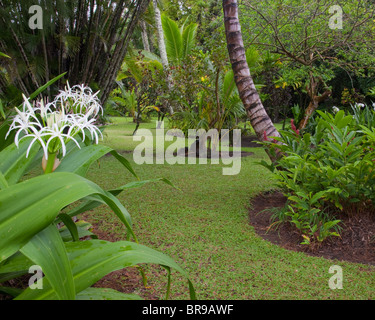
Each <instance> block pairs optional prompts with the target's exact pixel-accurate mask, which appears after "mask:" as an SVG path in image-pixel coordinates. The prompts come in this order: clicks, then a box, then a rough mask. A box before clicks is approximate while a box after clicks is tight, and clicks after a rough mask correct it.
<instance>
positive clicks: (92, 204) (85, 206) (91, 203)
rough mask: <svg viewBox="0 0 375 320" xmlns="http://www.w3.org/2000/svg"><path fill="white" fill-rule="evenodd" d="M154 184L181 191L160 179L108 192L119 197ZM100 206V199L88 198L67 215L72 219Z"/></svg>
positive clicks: (135, 182) (130, 184)
mask: <svg viewBox="0 0 375 320" xmlns="http://www.w3.org/2000/svg"><path fill="white" fill-rule="evenodd" d="M152 182H164V183H166V184H168V185H170V186H172V187H174V188H176V189H177V190H180V189H178V188H177V187H175V186H174V185H173V183H172V182H170V181H169V180H168V179H165V178H159V179H153V180H145V181H134V182H130V183H128V184H126V185H124V186H122V187H119V188H116V189H112V190H109V191H108V192H109V193H110V194H112V195H114V196H118V195H119V194H120V193H121V192H123V191H125V190H127V189H133V188H139V187H142V186H144V185H145V184H148V183H152ZM100 205H102V201H100V199H99V201H98V199H97V198H94V197H87V198H86V201H84V202H83V203H82V204H80V205H79V206H77V207H75V208H74V209H72V210H71V211H69V212H68V213H67V214H68V215H69V216H70V217H73V216H77V215H79V214H81V213H83V212H86V211H90V210H93V209H95V208H97V207H98V206H100Z"/></svg>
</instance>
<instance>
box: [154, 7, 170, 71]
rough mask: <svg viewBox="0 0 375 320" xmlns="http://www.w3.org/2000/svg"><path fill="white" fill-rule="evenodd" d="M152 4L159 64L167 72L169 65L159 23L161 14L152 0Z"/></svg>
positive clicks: (161, 27)
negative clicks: (160, 63)
mask: <svg viewBox="0 0 375 320" xmlns="http://www.w3.org/2000/svg"><path fill="white" fill-rule="evenodd" d="M152 3H153V5H154V11H155V24H156V32H157V38H158V47H159V51H160V58H161V62H162V65H163V67H164V69H165V70H167V69H168V67H169V63H168V56H167V49H166V48H165V41H164V32H163V26H162V23H161V13H160V10H159V7H158V2H157V0H152Z"/></svg>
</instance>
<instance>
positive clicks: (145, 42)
mask: <svg viewBox="0 0 375 320" xmlns="http://www.w3.org/2000/svg"><path fill="white" fill-rule="evenodd" d="M141 32H142V43H143V49H145V51H149V52H150V42H149V41H148V34H147V26H146V22H144V21H141Z"/></svg>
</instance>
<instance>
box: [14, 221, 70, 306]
mask: <svg viewBox="0 0 375 320" xmlns="http://www.w3.org/2000/svg"><path fill="white" fill-rule="evenodd" d="M20 251H21V253H23V254H24V255H25V256H26V257H28V258H29V259H30V260H32V261H33V262H34V263H35V265H38V266H40V267H41V269H42V271H43V273H44V275H45V278H44V279H46V278H47V279H48V282H49V283H50V284H51V287H52V288H53V290H54V291H55V293H56V296H57V297H58V298H59V300H74V299H75V288H74V281H73V274H72V270H71V267H70V262H69V259H68V255H67V253H66V250H65V245H64V242H63V241H62V239H61V237H60V234H59V231H58V230H57V228H56V226H55V225H50V226H49V227H47V228H45V229H44V230H42V231H41V232H39V233H38V234H37V235H35V236H34V237H33V238H32V239H31V240H30V241H29V242H28V243H27V244H26V245H25V246H24V247H23V248H21V250H20Z"/></svg>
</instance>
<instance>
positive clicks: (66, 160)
mask: <svg viewBox="0 0 375 320" xmlns="http://www.w3.org/2000/svg"><path fill="white" fill-rule="evenodd" d="M95 97H96V94H93V93H92V92H91V91H90V90H88V88H85V87H72V88H70V87H68V89H66V90H65V91H62V92H60V94H59V95H58V97H57V99H56V100H55V101H53V102H52V103H50V104H48V105H43V104H41V103H38V104H36V105H34V106H32V105H31V101H30V100H29V99H27V98H26V97H25V102H24V104H23V109H22V110H18V109H17V115H16V116H15V117H14V118H13V122H12V123H11V124H10V123H4V124H3V125H2V126H1V128H0V132H4V131H7V136H12V134H13V135H14V136H15V137H14V138H15V143H11V144H9V145H8V146H6V147H4V148H3V149H2V151H1V152H0V283H4V282H6V281H9V280H11V279H16V278H18V277H20V276H22V275H25V274H27V273H28V272H29V269H30V267H32V266H35V265H37V266H39V267H40V269H41V270H42V271H43V274H44V277H43V279H42V280H43V286H42V288H41V289H33V288H32V287H31V286H29V287H27V288H26V289H24V288H13V287H9V286H8V287H7V286H4V287H0V292H3V293H7V294H9V295H12V296H13V297H14V298H15V299H16V300H21V299H27V300H29V299H38V300H40V299H48V300H51V299H60V300H75V299H77V300H86V299H94V300H97V299H116V300H120V299H126V300H128V299H140V297H139V296H137V295H133V294H130V295H128V294H122V293H120V292H117V291H115V290H111V289H100V288H92V287H91V286H92V285H93V284H95V283H96V282H97V281H98V280H100V279H101V278H102V277H103V276H105V275H106V274H108V273H110V272H112V271H115V270H119V269H122V268H125V267H131V266H138V267H140V265H141V264H143V263H153V264H159V265H162V266H163V267H164V268H165V269H166V270H167V272H168V285H167V297H168V296H169V288H170V284H169V282H170V275H171V269H175V270H177V271H178V272H180V273H182V274H183V275H184V276H186V273H185V271H184V270H183V269H181V268H180V267H179V266H178V265H177V264H176V263H175V262H174V261H173V260H172V259H171V258H169V257H168V256H166V255H164V254H162V253H159V252H157V251H155V250H153V249H150V248H147V247H145V246H143V245H141V244H139V243H138V240H137V238H136V235H135V234H134V232H133V229H132V219H131V216H130V214H129V213H128V211H127V210H126V208H125V207H124V206H123V204H122V203H121V202H120V201H119V200H118V199H117V197H116V196H117V195H118V194H120V193H121V192H122V191H124V190H127V189H129V188H134V187H140V186H142V185H144V184H146V183H150V182H156V181H163V182H165V183H167V184H170V185H172V184H171V183H170V182H169V181H168V180H166V179H156V180H152V181H139V179H138V177H137V175H136V173H135V172H134V170H133V169H132V167H131V166H130V163H129V162H128V161H127V160H126V159H125V158H124V157H122V156H121V155H120V154H118V153H117V152H116V151H115V150H113V149H111V148H109V147H107V146H104V145H99V144H96V142H97V139H98V138H99V136H100V130H99V128H97V127H96V126H95V117H94V115H95V114H97V113H100V110H101V106H100V105H99V104H98V101H97V100H96V98H95ZM0 137H1V136H0ZM12 139H13V136H12ZM2 142H3V140H2ZM92 142H94V143H92ZM106 154H112V155H113V156H114V157H115V158H116V159H117V160H118V161H119V162H120V163H121V164H122V165H123V166H124V168H125V169H126V170H128V171H129V172H130V173H131V174H132V175H133V176H134V177H136V178H137V179H138V180H137V181H135V182H132V183H129V184H127V185H125V186H121V187H119V188H117V189H114V190H110V191H105V190H103V189H102V188H100V187H99V186H98V185H96V184H95V183H93V182H92V181H90V180H87V179H86V178H85V175H86V173H87V171H88V169H89V167H90V165H91V164H92V163H93V162H95V161H97V160H98V159H100V158H101V157H102V156H104V155H106ZM43 159H45V161H43ZM43 162H44V165H43V169H44V174H42V175H39V176H38V175H37V176H35V174H36V173H35V172H38V171H40V170H37V169H35V168H36V167H40V165H41V163H43ZM31 169H34V174H33V175H32V176H33V177H32V178H28V177H29V176H27V175H26V174H27V173H29V172H30V170H31ZM103 204H104V205H107V206H108V207H109V208H110V209H111V210H112V211H113V213H114V214H116V216H117V217H118V218H119V220H120V221H121V222H122V223H123V224H124V225H125V227H126V229H127V238H126V241H119V242H113V243H112V242H108V241H102V240H99V239H97V237H96V236H95V235H94V234H92V232H91V231H90V230H89V229H90V225H89V224H88V223H85V222H83V221H80V220H78V221H76V219H74V217H78V216H79V215H80V214H82V213H83V212H86V211H88V210H92V209H94V208H96V207H98V206H100V205H103ZM61 226H63V227H61ZM188 283H189V289H190V295H191V298H194V297H195V293H194V288H193V286H192V284H191V282H190V280H188Z"/></svg>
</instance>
